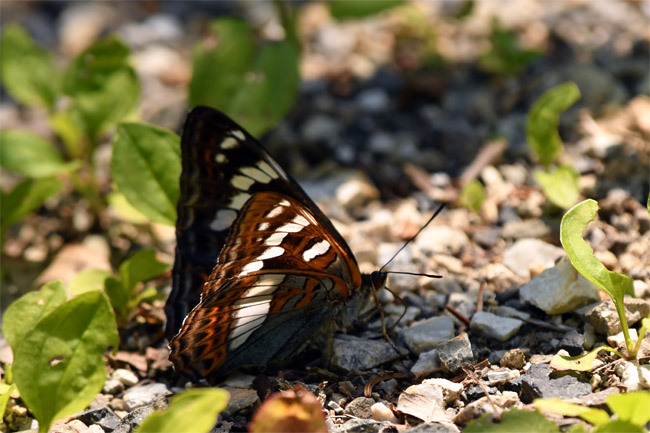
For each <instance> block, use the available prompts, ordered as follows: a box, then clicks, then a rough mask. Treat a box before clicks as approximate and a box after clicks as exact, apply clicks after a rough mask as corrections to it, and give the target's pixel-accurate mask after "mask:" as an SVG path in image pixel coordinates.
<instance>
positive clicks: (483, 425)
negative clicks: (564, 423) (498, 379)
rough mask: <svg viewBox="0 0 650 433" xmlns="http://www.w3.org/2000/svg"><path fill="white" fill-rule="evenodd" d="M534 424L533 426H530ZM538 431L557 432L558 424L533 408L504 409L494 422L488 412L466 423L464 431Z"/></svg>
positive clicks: (485, 432)
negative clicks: (498, 418) (497, 420)
mask: <svg viewBox="0 0 650 433" xmlns="http://www.w3.org/2000/svg"><path fill="white" fill-rule="evenodd" d="M532 426H534V427H532ZM531 428H534V431H535V432H540V433H559V432H560V429H559V428H558V426H557V425H556V424H555V423H554V422H552V421H549V420H548V419H547V418H546V417H545V416H544V415H542V414H541V413H539V412H537V411H534V410H523V409H511V410H508V411H505V412H504V413H503V415H502V416H501V420H500V421H499V422H495V421H494V420H493V419H492V417H491V416H490V414H489V413H484V414H483V415H481V417H480V418H478V419H475V420H473V421H471V422H470V423H468V424H467V427H466V428H465V429H463V432H466V433H519V432H527V431H532V430H531Z"/></svg>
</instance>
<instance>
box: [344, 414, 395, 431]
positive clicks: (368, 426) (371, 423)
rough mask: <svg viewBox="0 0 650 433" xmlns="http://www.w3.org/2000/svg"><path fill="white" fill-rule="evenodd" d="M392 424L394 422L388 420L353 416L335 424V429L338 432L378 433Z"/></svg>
mask: <svg viewBox="0 0 650 433" xmlns="http://www.w3.org/2000/svg"><path fill="white" fill-rule="evenodd" d="M390 426H392V424H391V423H389V422H386V421H381V422H380V421H375V420H373V419H360V418H353V419H350V420H347V421H346V422H344V423H343V424H339V425H336V426H334V431H336V432H338V433H378V432H382V431H384V430H385V429H388V428H390Z"/></svg>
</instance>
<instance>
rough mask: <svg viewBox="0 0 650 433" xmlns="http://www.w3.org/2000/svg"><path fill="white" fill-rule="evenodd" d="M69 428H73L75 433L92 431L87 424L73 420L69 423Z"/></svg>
mask: <svg viewBox="0 0 650 433" xmlns="http://www.w3.org/2000/svg"><path fill="white" fill-rule="evenodd" d="M68 426H69V427H71V428H72V430H73V431H74V432H75V433H89V432H90V429H89V428H88V426H87V425H86V424H84V423H83V422H81V421H79V420H78V419H73V420H72V421H70V422H69V423H68Z"/></svg>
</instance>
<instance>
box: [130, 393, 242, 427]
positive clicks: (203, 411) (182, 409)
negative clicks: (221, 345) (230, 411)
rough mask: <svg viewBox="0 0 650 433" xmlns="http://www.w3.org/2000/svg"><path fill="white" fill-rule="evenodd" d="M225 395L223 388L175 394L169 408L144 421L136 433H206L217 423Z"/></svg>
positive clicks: (226, 399)
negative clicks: (175, 432) (176, 432)
mask: <svg viewBox="0 0 650 433" xmlns="http://www.w3.org/2000/svg"><path fill="white" fill-rule="evenodd" d="M228 399H229V395H228V393H227V392H226V391H224V390H223V389H217V388H196V389H191V390H188V391H184V392H182V393H180V394H176V395H175V396H174V397H172V398H171V401H170V403H169V407H168V408H167V409H166V410H164V411H161V412H154V413H152V414H151V415H149V416H148V417H147V418H145V420H144V422H143V423H142V424H141V425H140V426H139V427H138V429H137V430H136V433H165V432H174V431H178V432H180V431H182V432H187V433H207V432H209V431H210V430H211V429H212V428H213V427H214V425H215V424H216V423H217V417H218V416H219V413H220V412H221V411H223V410H224V409H225V408H226V405H227V404H228Z"/></svg>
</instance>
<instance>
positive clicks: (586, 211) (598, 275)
mask: <svg viewBox="0 0 650 433" xmlns="http://www.w3.org/2000/svg"><path fill="white" fill-rule="evenodd" d="M597 210H598V203H596V201H595V200H591V199H588V200H584V201H582V202H580V203H578V204H577V205H575V206H573V207H572V208H571V209H569V210H568V211H567V213H566V214H565V215H564V217H563V218H562V222H561V223H560V242H562V247H564V250H565V251H566V253H567V256H568V257H569V260H571V264H572V265H573V267H574V268H576V270H577V271H578V272H580V274H582V276H583V277H585V278H586V279H588V280H589V281H591V282H592V283H594V284H595V285H597V286H598V287H600V288H601V289H603V290H604V291H605V292H606V293H607V294H608V295H609V296H611V298H612V299H613V300H614V303H615V304H616V306H617V309H618V307H619V306H620V307H621V308H622V306H623V296H624V295H625V293H626V291H628V290H629V287H630V286H631V285H632V278H630V277H628V276H627V275H621V274H619V273H617V272H612V271H609V270H608V269H607V268H606V267H605V265H603V264H602V263H601V262H600V261H598V259H597V258H596V257H595V256H594V250H593V249H591V247H590V246H589V244H587V243H586V242H585V240H584V239H583V238H582V232H583V231H584V230H585V228H587V225H588V224H589V223H590V222H591V221H593V220H594V218H595V217H596V211H597Z"/></svg>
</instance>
